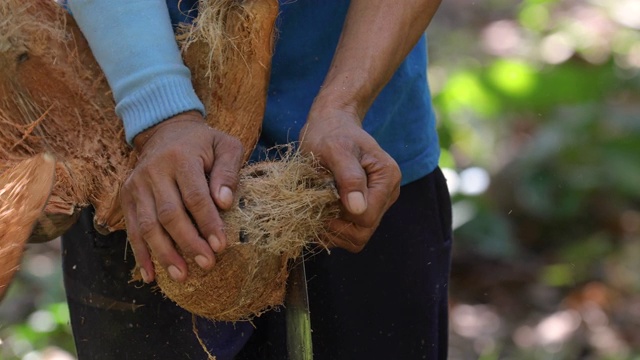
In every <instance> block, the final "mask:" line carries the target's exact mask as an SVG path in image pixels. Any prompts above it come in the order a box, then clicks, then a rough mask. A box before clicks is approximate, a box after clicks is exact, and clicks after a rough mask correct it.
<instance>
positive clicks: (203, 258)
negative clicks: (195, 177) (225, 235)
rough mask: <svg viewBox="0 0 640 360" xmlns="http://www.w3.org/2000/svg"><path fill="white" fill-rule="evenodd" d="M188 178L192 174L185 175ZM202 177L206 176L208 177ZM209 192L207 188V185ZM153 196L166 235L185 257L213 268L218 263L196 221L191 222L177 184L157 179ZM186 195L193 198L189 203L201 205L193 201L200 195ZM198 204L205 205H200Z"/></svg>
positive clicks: (206, 267)
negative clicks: (215, 262)
mask: <svg viewBox="0 0 640 360" xmlns="http://www.w3.org/2000/svg"><path fill="white" fill-rule="evenodd" d="M200 171H202V170H200ZM184 176H188V175H186V174H184ZM202 176H203V177H204V175H202ZM205 182H206V181H205ZM205 189H207V186H206V184H205ZM207 193H208V192H207ZM153 195H154V197H155V202H156V206H157V209H156V211H157V216H158V221H159V222H160V224H161V225H162V227H163V228H164V230H165V231H166V233H168V235H169V236H170V237H171V238H172V239H173V241H174V242H175V243H176V244H177V245H178V246H179V247H180V249H181V250H182V254H183V256H187V257H190V258H192V259H194V260H195V262H196V263H197V264H198V265H199V266H200V267H201V268H203V269H209V268H211V266H213V264H214V261H215V257H214V255H213V251H212V250H211V248H210V247H209V245H208V244H207V242H206V241H205V240H204V239H203V238H202V237H201V236H200V234H199V233H198V230H197V229H196V227H195V225H194V224H193V221H191V218H190V217H189V215H188V214H187V212H186V210H185V208H184V206H183V201H184V200H185V198H184V195H183V196H182V197H181V194H180V191H179V190H178V188H177V187H176V184H175V183H174V182H173V181H172V180H171V178H168V177H163V178H161V179H157V180H156V181H155V182H154V183H153ZM186 195H187V196H188V197H191V199H190V200H189V201H191V202H192V203H193V202H197V201H196V200H194V199H193V197H194V196H196V195H197V194H196V195H192V194H186ZM207 200H209V201H210V198H209V197H208V194H206V195H205V198H204V201H207ZM196 205H197V206H202V205H200V203H197V204H196Z"/></svg>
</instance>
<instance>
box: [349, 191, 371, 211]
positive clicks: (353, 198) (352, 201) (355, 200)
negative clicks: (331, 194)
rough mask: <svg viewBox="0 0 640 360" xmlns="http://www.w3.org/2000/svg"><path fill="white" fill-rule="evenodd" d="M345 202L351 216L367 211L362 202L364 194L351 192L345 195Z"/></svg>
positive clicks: (365, 205)
mask: <svg viewBox="0 0 640 360" xmlns="http://www.w3.org/2000/svg"><path fill="white" fill-rule="evenodd" d="M347 202H348V204H349V210H350V211H351V213H352V214H356V215H358V214H362V213H363V212H365V210H367V204H366V203H365V201H364V194H362V193H361V192H360V191H352V192H350V193H349V194H347Z"/></svg>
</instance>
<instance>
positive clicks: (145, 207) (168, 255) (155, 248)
mask: <svg viewBox="0 0 640 360" xmlns="http://www.w3.org/2000/svg"><path fill="white" fill-rule="evenodd" d="M134 194H135V202H136V217H137V225H138V230H139V232H140V236H141V238H142V240H143V241H144V242H146V243H147V245H148V246H149V249H150V250H151V253H152V254H153V256H154V257H155V258H156V260H157V261H158V262H159V263H160V266H162V267H163V268H165V269H166V270H167V272H168V273H169V276H171V278H172V279H173V280H175V281H184V280H185V279H186V277H187V264H186V263H185V261H184V259H183V258H182V257H181V256H180V254H178V252H177V251H176V249H175V246H174V243H173V241H172V240H171V238H170V237H169V235H168V234H167V233H166V232H165V231H164V228H163V227H162V225H161V224H160V221H159V220H158V217H157V210H156V206H155V202H154V199H153V197H152V196H151V193H150V192H149V191H147V190H145V189H143V188H140V189H138V190H137V191H136V192H135V193H134Z"/></svg>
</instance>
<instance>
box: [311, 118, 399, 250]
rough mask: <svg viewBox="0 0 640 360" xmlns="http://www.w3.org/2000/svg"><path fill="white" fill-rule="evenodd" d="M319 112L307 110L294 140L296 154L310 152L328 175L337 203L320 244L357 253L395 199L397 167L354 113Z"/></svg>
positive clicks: (397, 190) (397, 179)
mask: <svg viewBox="0 0 640 360" xmlns="http://www.w3.org/2000/svg"><path fill="white" fill-rule="evenodd" d="M314 107H315V108H318V107H316V106H314ZM320 109H321V110H319V111H314V110H313V109H312V111H311V112H310V114H309V118H308V120H307V124H306V125H305V127H304V128H303V130H302V132H301V133H300V140H301V149H302V151H305V152H311V153H313V154H314V155H315V156H317V157H318V158H319V160H320V163H321V164H322V165H323V166H325V167H326V168H328V169H329V170H330V171H331V172H332V173H333V175H334V177H335V180H336V186H337V188H338V192H339V194H340V199H341V202H342V205H343V211H342V215H341V217H340V218H339V219H336V220H333V221H331V222H330V224H329V230H330V233H329V235H328V236H327V237H328V238H327V239H326V241H327V242H328V245H334V246H338V247H340V248H343V249H345V250H348V251H351V252H359V251H361V250H362V249H363V248H364V246H365V245H366V244H367V242H368V241H369V238H370V237H371V235H373V232H374V231H375V229H376V228H377V227H378V224H379V223H380V220H381V219H382V215H384V213H385V212H386V211H387V209H388V208H389V207H390V206H391V205H392V204H393V203H394V202H395V201H396V200H397V199H398V195H399V194H400V177H401V176H400V169H399V168H398V164H397V163H396V162H395V161H394V160H393V159H392V158H391V156H389V154H387V153H386V152H385V151H384V150H382V149H381V148H380V146H379V145H378V143H377V142H376V141H375V140H374V139H373V138H372V137H371V136H370V135H369V134H367V133H366V132H365V131H364V130H363V129H362V127H361V125H360V124H361V123H360V119H359V117H358V116H357V115H356V112H355V111H353V112H351V111H348V110H337V109H333V108H324V109H322V107H320Z"/></svg>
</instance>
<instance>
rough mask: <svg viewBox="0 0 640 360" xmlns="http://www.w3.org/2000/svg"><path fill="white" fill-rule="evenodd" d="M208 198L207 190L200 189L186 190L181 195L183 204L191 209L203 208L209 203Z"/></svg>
mask: <svg viewBox="0 0 640 360" xmlns="http://www.w3.org/2000/svg"><path fill="white" fill-rule="evenodd" d="M209 199H210V197H209V192H207V191H203V190H201V189H193V190H188V191H185V192H184V194H183V195H182V200H183V201H184V203H185V205H187V208H189V209H190V210H192V211H197V210H202V209H205V208H206V207H207V205H208V203H209V201H208V200H209Z"/></svg>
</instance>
